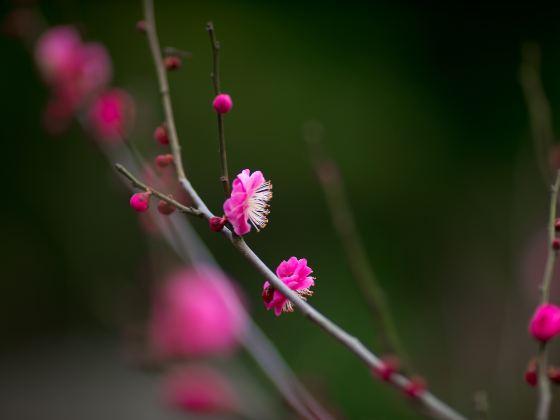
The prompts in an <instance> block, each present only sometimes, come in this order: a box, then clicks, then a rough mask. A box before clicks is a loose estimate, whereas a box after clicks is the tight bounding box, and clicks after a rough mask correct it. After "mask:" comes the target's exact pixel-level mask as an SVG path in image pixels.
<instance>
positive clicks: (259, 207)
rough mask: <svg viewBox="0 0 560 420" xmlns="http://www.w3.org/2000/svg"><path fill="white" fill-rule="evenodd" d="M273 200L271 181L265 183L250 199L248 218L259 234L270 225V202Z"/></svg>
mask: <svg viewBox="0 0 560 420" xmlns="http://www.w3.org/2000/svg"><path fill="white" fill-rule="evenodd" d="M271 198H272V184H271V183H270V181H266V182H263V183H262V184H261V185H260V186H259V187H258V188H257V189H256V190H255V191H254V192H253V194H251V197H249V206H248V216H249V221H250V222H251V224H252V225H253V226H254V227H255V229H257V232H258V231H260V230H261V229H263V228H264V227H265V226H266V225H267V223H268V217H267V216H268V214H269V213H270V210H268V202H269V201H270V199H271Z"/></svg>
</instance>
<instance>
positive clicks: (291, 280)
mask: <svg viewBox="0 0 560 420" xmlns="http://www.w3.org/2000/svg"><path fill="white" fill-rule="evenodd" d="M311 273H313V270H312V269H311V268H309V267H308V266H307V260H306V259H305V258H302V259H297V258H296V257H291V258H290V259H289V260H288V261H282V262H281V263H280V265H279V266H278V268H276V275H277V276H278V278H279V279H280V280H282V281H283V282H284V283H285V284H286V285H287V286H288V287H289V288H290V289H292V290H293V291H295V292H297V293H298V294H299V295H300V296H301V298H302V299H306V298H307V297H308V296H311V295H313V292H312V291H311V290H310V289H309V288H310V287H311V286H314V285H315V279H314V278H313V277H311V276H310V274H311ZM262 297H263V301H264V306H265V307H266V309H268V310H270V309H272V308H274V313H275V314H276V316H280V314H281V313H282V312H293V310H294V307H293V304H292V302H290V301H289V300H288V299H287V298H286V297H285V296H284V295H283V294H282V293H281V292H279V291H278V290H276V289H274V287H273V286H272V285H271V284H270V283H269V282H268V281H267V282H265V283H264V286H263V293H262Z"/></svg>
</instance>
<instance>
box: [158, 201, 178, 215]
mask: <svg viewBox="0 0 560 420" xmlns="http://www.w3.org/2000/svg"><path fill="white" fill-rule="evenodd" d="M174 211H175V206H173V205H172V204H169V203H168V202H167V201H163V200H161V201H160V202H159V203H158V212H159V213H160V214H163V215H164V216H169V215H170V214H171V213H173V212H174Z"/></svg>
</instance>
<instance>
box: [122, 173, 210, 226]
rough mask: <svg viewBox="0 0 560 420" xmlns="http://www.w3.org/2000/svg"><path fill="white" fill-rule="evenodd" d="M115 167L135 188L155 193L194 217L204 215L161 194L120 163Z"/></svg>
mask: <svg viewBox="0 0 560 420" xmlns="http://www.w3.org/2000/svg"><path fill="white" fill-rule="evenodd" d="M115 169H116V170H117V171H118V172H120V173H121V174H122V175H123V176H124V177H125V178H127V179H128V180H129V181H130V183H131V184H132V186H133V187H135V188H139V189H141V190H144V191H147V192H150V193H152V194H153V195H155V196H156V197H158V198H159V199H161V200H163V201H165V202H166V203H168V204H170V205H172V206H173V207H175V208H176V209H177V210H179V211H180V212H183V213H186V214H190V215H191V216H196V217H204V215H203V214H202V212H200V211H199V210H197V209H195V208H192V207H188V206H185V205H183V204H181V203H179V202H178V201H176V200H174V199H173V198H172V197H170V196H168V195H165V194H163V193H162V192H160V191H158V190H156V189H154V188H152V187H150V186H148V185H146V184H144V183H143V182H142V181H140V180H139V179H138V178H136V177H135V176H134V175H132V174H131V173H130V172H129V171H128V170H127V169H126V168H125V167H124V166H122V165H121V164H119V163H117V164H115Z"/></svg>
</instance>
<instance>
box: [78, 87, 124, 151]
mask: <svg viewBox="0 0 560 420" xmlns="http://www.w3.org/2000/svg"><path fill="white" fill-rule="evenodd" d="M88 117H89V124H90V126H91V127H92V129H93V130H94V132H95V134H96V136H97V137H98V138H100V139H102V140H105V141H107V142H110V143H116V142H119V141H122V140H123V139H124V137H126V135H127V133H128V131H129V130H130V128H131V126H132V124H133V120H134V101H133V100H132V98H131V97H130V95H129V94H128V93H126V92H125V91H123V90H120V89H112V90H108V91H105V92H103V93H102V94H101V95H100V96H99V97H97V99H95V101H94V102H93V104H92V105H91V108H90V109H89V114H88Z"/></svg>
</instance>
